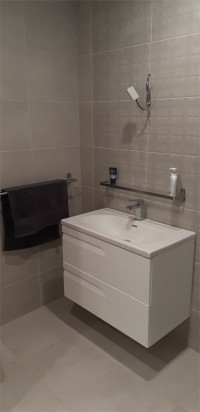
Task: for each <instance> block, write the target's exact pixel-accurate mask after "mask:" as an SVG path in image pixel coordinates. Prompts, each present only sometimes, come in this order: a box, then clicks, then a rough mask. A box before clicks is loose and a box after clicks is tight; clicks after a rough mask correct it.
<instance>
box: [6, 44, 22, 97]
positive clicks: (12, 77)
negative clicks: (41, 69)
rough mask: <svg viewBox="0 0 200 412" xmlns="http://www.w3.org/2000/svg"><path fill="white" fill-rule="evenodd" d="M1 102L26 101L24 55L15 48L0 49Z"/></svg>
mask: <svg viewBox="0 0 200 412" xmlns="http://www.w3.org/2000/svg"><path fill="white" fill-rule="evenodd" d="M0 60H1V78H0V89H1V93H0V98H1V100H27V81H26V59H25V53H24V52H23V51H21V50H20V49H17V48H11V47H9V48H7V47H2V48H1V49H0Z"/></svg>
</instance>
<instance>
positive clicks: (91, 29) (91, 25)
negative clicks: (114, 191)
mask: <svg viewBox="0 0 200 412" xmlns="http://www.w3.org/2000/svg"><path fill="white" fill-rule="evenodd" d="M90 16H91V22H90V33H91V56H90V58H91V77H92V78H91V82H92V147H93V149H92V168H93V179H92V180H93V182H92V183H93V191H92V202H93V204H92V210H94V203H95V193H94V174H95V163H94V75H93V54H92V51H93V8H92V1H90Z"/></svg>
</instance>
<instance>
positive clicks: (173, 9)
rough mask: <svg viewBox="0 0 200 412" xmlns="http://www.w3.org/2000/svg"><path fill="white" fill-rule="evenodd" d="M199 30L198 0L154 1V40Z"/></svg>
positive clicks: (199, 10)
mask: <svg viewBox="0 0 200 412" xmlns="http://www.w3.org/2000/svg"><path fill="white" fill-rule="evenodd" d="M199 32H200V3H199V1H198V0H190V1H188V0H162V1H160V0H154V1H153V33H152V35H153V41H155V40H162V39H167V38H169V37H179V36H183V35H187V34H192V33H199Z"/></svg>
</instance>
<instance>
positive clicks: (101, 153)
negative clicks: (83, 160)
mask: <svg viewBox="0 0 200 412" xmlns="http://www.w3.org/2000/svg"><path fill="white" fill-rule="evenodd" d="M146 162H147V154H146V153H145V152H140V151H134V150H132V151H130V150H117V149H97V148H95V151H94V185H95V187H96V188H97V187H99V183H100V182H101V181H102V180H109V167H112V166H113V167H117V168H118V177H117V181H118V183H119V184H122V185H123V184H124V185H126V186H133V187H134V186H135V187H141V188H142V187H144V186H145V184H146Z"/></svg>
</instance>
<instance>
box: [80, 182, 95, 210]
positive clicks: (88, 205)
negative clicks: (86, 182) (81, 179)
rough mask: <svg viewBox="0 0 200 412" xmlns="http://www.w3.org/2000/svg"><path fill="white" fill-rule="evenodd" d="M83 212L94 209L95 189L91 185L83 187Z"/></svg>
mask: <svg viewBox="0 0 200 412" xmlns="http://www.w3.org/2000/svg"><path fill="white" fill-rule="evenodd" d="M81 196H82V213H87V212H90V211H92V210H94V189H93V188H91V187H85V186H82V187H81Z"/></svg>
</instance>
